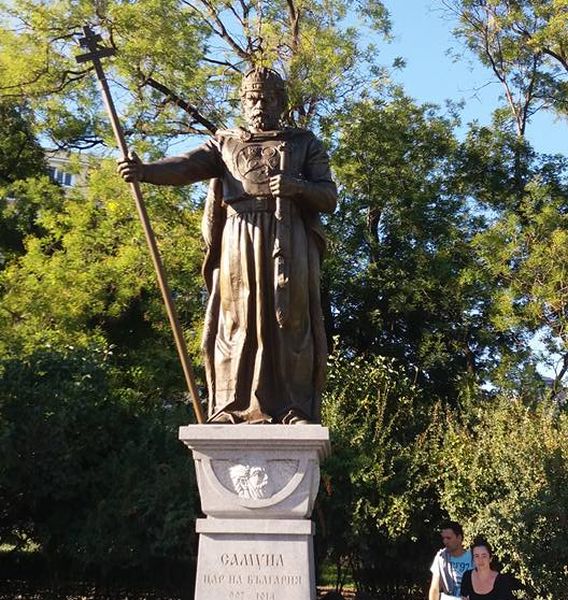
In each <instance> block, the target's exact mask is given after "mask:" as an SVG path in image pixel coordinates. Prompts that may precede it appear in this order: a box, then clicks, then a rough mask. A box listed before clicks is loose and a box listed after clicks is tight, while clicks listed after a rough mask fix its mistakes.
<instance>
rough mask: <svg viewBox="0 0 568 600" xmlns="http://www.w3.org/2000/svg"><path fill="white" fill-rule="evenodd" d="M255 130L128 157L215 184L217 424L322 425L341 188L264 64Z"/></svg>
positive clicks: (257, 77)
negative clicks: (327, 235) (332, 222)
mask: <svg viewBox="0 0 568 600" xmlns="http://www.w3.org/2000/svg"><path fill="white" fill-rule="evenodd" d="M241 101H242V108H243V113H244V117H245V121H246V123H247V128H246V129H244V128H236V129H228V130H221V131H217V133H216V134H215V136H214V138H212V139H210V140H209V141H208V142H206V143H205V144H203V145H201V146H199V147H198V148H195V149H194V150H192V151H190V152H188V153H186V154H182V155H181V156H175V157H170V158H166V159H164V160H160V161H158V162H154V163H142V162H141V161H140V160H139V159H138V158H137V157H136V156H135V155H133V156H132V157H131V158H130V159H128V160H124V161H121V162H120V163H119V172H120V173H121V175H122V176H123V177H124V179H126V181H132V180H134V179H138V180H139V181H144V182H147V183H152V184H156V185H187V184H190V183H194V182H196V181H203V180H211V183H210V186H209V193H208V197H207V201H206V205H205V211H204V216H203V237H204V240H205V244H206V247H207V255H206V258H205V263H204V269H203V270H204V276H205V281H206V284H207V288H208V290H209V302H208V305H207V312H206V316H205V327H204V334H203V343H202V348H203V352H204V359H205V366H206V373H207V383H208V387H209V396H210V403H209V404H210V411H209V422H213V423H241V422H249V423H283V424H294V423H304V424H305V423H318V422H319V419H320V399H321V392H322V387H323V383H324V379H325V365H326V359H327V343H326V336H325V331H324V324H323V316H322V309H321V302H320V287H319V286H320V262H321V257H322V253H323V250H324V246H325V239H324V236H323V232H322V229H321V226H320V222H319V214H320V213H321V212H327V213H330V212H333V210H334V209H335V205H336V200H337V190H336V186H335V184H334V182H333V181H332V179H331V173H330V168H329V160H328V157H327V154H326V152H325V151H324V149H323V147H322V144H321V143H320V142H319V141H318V140H317V139H316V137H315V136H314V135H313V134H312V133H311V132H309V131H307V130H305V129H297V128H280V117H281V115H282V113H283V111H284V109H285V107H286V102H287V99H286V90H285V86H284V82H283V80H282V79H281V77H280V76H279V75H278V73H276V72H275V71H273V70H271V69H266V68H255V69H253V70H251V71H249V72H248V73H247V74H246V75H245V76H244V77H243V82H242V86H241Z"/></svg>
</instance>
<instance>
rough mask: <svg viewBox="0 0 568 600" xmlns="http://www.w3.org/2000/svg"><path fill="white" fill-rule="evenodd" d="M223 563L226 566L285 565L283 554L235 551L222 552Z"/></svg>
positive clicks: (259, 566)
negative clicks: (230, 552)
mask: <svg viewBox="0 0 568 600" xmlns="http://www.w3.org/2000/svg"><path fill="white" fill-rule="evenodd" d="M220 558H221V564H222V565H223V566H224V567H258V568H259V569H260V568H261V567H283V566H284V558H283V556H282V554H264V553H261V554H256V553H252V552H251V553H242V554H240V553H234V554H227V553H223V554H221V557H220Z"/></svg>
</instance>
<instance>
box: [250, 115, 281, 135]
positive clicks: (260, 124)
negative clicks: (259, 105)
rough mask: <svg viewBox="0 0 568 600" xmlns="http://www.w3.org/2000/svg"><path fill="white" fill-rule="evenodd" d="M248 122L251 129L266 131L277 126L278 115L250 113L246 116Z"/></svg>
mask: <svg viewBox="0 0 568 600" xmlns="http://www.w3.org/2000/svg"><path fill="white" fill-rule="evenodd" d="M248 123H249V125H250V126H251V127H252V128H253V129H259V130H260V131H266V130H269V129H277V128H278V117H277V116H276V115H272V114H267V113H263V112H256V113H252V114H250V115H249V117H248Z"/></svg>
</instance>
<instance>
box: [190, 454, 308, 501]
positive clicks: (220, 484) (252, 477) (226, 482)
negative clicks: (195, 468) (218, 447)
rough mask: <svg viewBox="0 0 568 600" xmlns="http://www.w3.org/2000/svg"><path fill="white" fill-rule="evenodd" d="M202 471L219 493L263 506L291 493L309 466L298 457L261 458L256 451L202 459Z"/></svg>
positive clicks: (282, 498) (280, 499) (305, 460)
mask: <svg viewBox="0 0 568 600" xmlns="http://www.w3.org/2000/svg"><path fill="white" fill-rule="evenodd" d="M201 462H202V467H203V471H204V474H205V475H206V477H207V480H208V481H209V483H210V485H211V486H212V487H213V488H215V489H216V490H217V492H218V493H220V494H222V495H223V496H226V497H231V498H232V503H233V505H234V504H235V503H236V504H238V505H240V506H243V507H247V508H262V507H268V506H272V505H274V504H277V503H278V502H281V501H282V500H284V499H285V498H287V497H289V496H290V495H291V494H293V493H294V492H295V491H296V489H297V488H298V486H299V485H300V483H301V482H302V480H303V479H304V477H305V475H306V471H307V470H309V467H310V466H311V463H310V461H308V460H307V459H305V458H303V457H298V458H273V459H272V458H269V457H268V458H263V457H262V456H261V455H259V454H256V453H243V454H241V455H239V456H232V457H230V458H229V457H227V456H215V457H203V458H202V459H201Z"/></svg>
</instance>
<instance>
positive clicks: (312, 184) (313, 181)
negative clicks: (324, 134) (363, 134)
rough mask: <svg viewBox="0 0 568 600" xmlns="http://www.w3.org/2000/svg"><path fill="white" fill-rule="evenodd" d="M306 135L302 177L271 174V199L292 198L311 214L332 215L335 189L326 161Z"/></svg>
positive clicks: (318, 146)
mask: <svg viewBox="0 0 568 600" xmlns="http://www.w3.org/2000/svg"><path fill="white" fill-rule="evenodd" d="M309 135H310V140H309V142H308V148H307V158H306V163H305V165H304V168H303V173H302V175H303V176H304V177H303V178H296V177H291V176H290V175H275V176H274V177H271V178H270V191H271V192H272V194H273V195H274V196H292V197H296V198H298V199H299V204H301V205H302V206H303V207H304V208H307V209H309V210H311V211H313V212H326V213H332V212H333V211H334V210H335V206H336V204H337V187H336V185H335V183H334V182H333V180H332V178H331V172H330V169H329V158H328V156H327V153H326V151H325V149H324V147H323V145H322V143H321V142H320V141H319V140H317V139H316V138H315V137H314V136H313V135H312V134H309Z"/></svg>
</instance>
